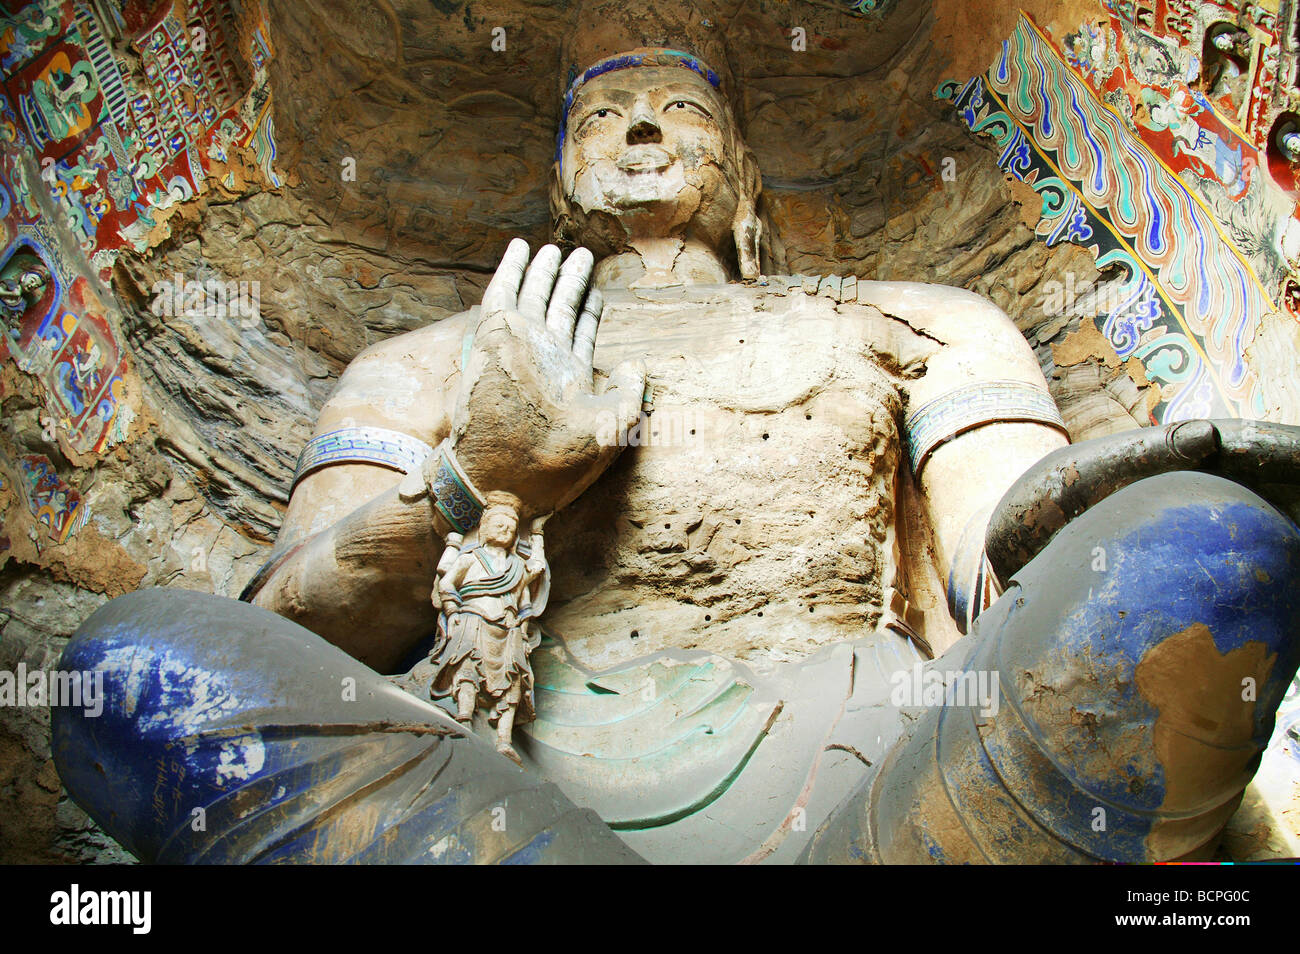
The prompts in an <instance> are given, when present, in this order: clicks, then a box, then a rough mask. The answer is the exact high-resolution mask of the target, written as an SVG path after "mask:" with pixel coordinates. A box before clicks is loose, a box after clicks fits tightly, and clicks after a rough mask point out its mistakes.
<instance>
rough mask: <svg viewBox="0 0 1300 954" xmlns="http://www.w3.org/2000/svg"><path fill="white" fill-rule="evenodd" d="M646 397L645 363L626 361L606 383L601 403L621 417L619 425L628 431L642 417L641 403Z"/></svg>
mask: <svg viewBox="0 0 1300 954" xmlns="http://www.w3.org/2000/svg"><path fill="white" fill-rule="evenodd" d="M644 397H645V363H644V362H642V361H624V362H623V363H622V364H620V365H619V366H618V367H616V368H615V369H614V372H613V373H612V374H611V375H610V376H609V380H608V381H606V382H605V390H604V391H602V392H601V395H600V403H601V404H603V405H604V406H605V407H606V408H607V409H613V410H614V411H615V413H616V414H618V415H619V424H620V426H621V427H622V428H623V429H624V430H626V429H627V428H629V427H631V426H632V425H633V424H634V423H636V421H637V419H638V418H639V417H640V416H641V402H642V399H643V398H644Z"/></svg>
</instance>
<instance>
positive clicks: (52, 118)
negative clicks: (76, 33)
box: [24, 53, 99, 146]
mask: <svg viewBox="0 0 1300 954" xmlns="http://www.w3.org/2000/svg"><path fill="white" fill-rule="evenodd" d="M93 76H94V73H93V71H92V67H91V64H90V63H89V61H86V60H82V61H80V62H77V63H75V64H73V63H71V62H70V61H69V59H68V56H67V54H66V53H58V54H56V55H55V57H54V59H53V60H52V61H51V63H50V65H49V67H47V68H46V70H45V71H44V72H43V73H42V74H41V75H40V77H38V78H37V79H36V80H34V81H33V82H32V88H31V93H30V96H31V99H30V100H28V99H26V98H25V97H24V106H25V107H26V105H27V104H28V103H32V102H33V101H34V105H35V110H34V115H38V116H39V117H40V119H41V121H42V125H41V126H40V127H38V128H34V129H33V130H32V132H33V135H35V136H36V138H37V140H38V142H39V143H40V145H41V146H44V145H46V143H47V142H61V141H62V140H64V139H67V138H69V137H71V136H74V135H76V134H77V133H79V132H82V131H83V130H86V129H89V128H90V126H91V124H92V123H93V122H94V117H93V116H91V115H90V110H89V109H87V108H86V107H87V104H88V103H90V102H92V101H93V100H94V99H95V97H96V96H98V95H99V87H98V86H97V85H96V83H95V82H94V80H93V79H92V77H93ZM29 115H32V114H29Z"/></svg>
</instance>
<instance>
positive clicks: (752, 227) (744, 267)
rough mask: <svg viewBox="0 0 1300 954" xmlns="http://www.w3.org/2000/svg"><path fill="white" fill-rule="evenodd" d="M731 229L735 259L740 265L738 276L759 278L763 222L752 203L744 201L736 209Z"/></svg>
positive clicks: (749, 278)
mask: <svg viewBox="0 0 1300 954" xmlns="http://www.w3.org/2000/svg"><path fill="white" fill-rule="evenodd" d="M731 231H732V234H733V235H734V236H735V238H736V261H737V262H738V263H739V265H740V277H741V278H743V279H745V280H746V281H751V280H754V279H757V278H759V277H760V274H761V272H762V268H761V267H760V264H759V255H758V248H759V243H760V242H761V240H762V237H763V224H762V223H761V222H760V221H759V220H758V216H757V215H755V214H754V207H753V205H750V204H748V203H746V205H745V206H743V207H742V208H741V209H740V210H738V211H737V213H736V219H735V222H734V223H733V224H732V228H731Z"/></svg>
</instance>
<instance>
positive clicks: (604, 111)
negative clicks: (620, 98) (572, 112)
mask: <svg viewBox="0 0 1300 954" xmlns="http://www.w3.org/2000/svg"><path fill="white" fill-rule="evenodd" d="M617 115H618V110H616V109H611V108H610V107H608V106H601V107H600V108H599V109H594V110H592V111H591V112H590V113H588V114H587V118H586V119H584V120H583V121H582V125H581V126H579V127H578V131H579V132H582V131H583V130H585V129H587V128H588V127H590V126H591V124H592V123H595V122H598V121H599V120H602V119H608V118H609V117H610V116H617Z"/></svg>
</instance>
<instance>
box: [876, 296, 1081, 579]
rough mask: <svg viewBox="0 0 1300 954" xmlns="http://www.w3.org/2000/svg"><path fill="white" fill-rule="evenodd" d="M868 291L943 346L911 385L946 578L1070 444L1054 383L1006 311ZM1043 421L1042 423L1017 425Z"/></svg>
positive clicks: (923, 481) (974, 301) (911, 411)
mask: <svg viewBox="0 0 1300 954" xmlns="http://www.w3.org/2000/svg"><path fill="white" fill-rule="evenodd" d="M866 284H868V285H869V286H871V288H872V294H871V300H872V303H873V304H875V305H876V306H877V307H878V308H880V309H881V310H882V311H883V312H885V313H886V314H889V315H891V316H893V317H895V318H897V319H900V320H902V321H905V322H907V324H909V325H910V326H911V327H912V328H913V329H915V330H916V331H918V332H920V333H921V334H923V335H925V336H926V337H927V338H930V339H933V340H934V341H935V342H936V345H935V348H934V350H933V351H932V352H931V353H930V355H929V357H928V358H927V360H926V370H925V374H924V375H922V376H920V377H918V378H916V379H913V380H911V381H909V382H908V387H907V412H906V413H907V418H908V424H909V427H908V431H909V434H908V438H909V446H910V447H911V449H912V450H913V452H914V453H913V458H914V459H913V464H915V463H917V461H916V459H915V458H916V456H917V453H916V452H918V451H919V452H921V453H922V454H923V459H922V460H920V461H919V463H920V486H921V490H922V493H923V495H924V500H925V505H926V509H927V510H928V512H929V516H930V519H931V523H932V525H933V527H934V531H935V537H936V542H937V545H938V550H939V552H938V554H937V556H938V559H939V563H940V565H939V570H940V573H941V578H942V579H945V580H946V579H947V578H948V575H949V573H950V571H951V570H952V566H953V563H954V561H957V560H959V559H960V558H961V556H962V552H961V551H962V550H963V548H965V549H970V548H971V547H975V548H980V547H982V544H983V539H984V524H985V523H986V522H987V519H988V514H989V511H990V510H991V509H992V507H993V505H994V504H996V503H997V501H998V500H999V499H1001V497H1002V495H1003V494H1004V493H1005V492H1006V491H1007V490H1008V488H1010V486H1011V485H1012V483H1014V482H1015V480H1016V478H1017V477H1019V476H1020V475H1021V474H1022V473H1023V472H1024V471H1025V470H1027V469H1028V468H1029V467H1030V466H1031V465H1032V464H1034V463H1035V462H1036V461H1038V460H1039V459H1041V458H1042V457H1043V456H1045V455H1046V454H1048V453H1050V452H1052V451H1054V450H1056V449H1057V448H1060V447H1064V446H1065V445H1066V444H1068V443H1069V441H1068V439H1067V437H1066V435H1065V434H1064V432H1063V430H1062V428H1061V427H1060V426H1059V425H1053V424H1051V423H1047V419H1050V418H1052V417H1056V419H1057V420H1058V421H1059V417H1057V416H1056V415H1055V406H1054V405H1053V404H1052V402H1051V398H1050V396H1049V394H1048V390H1047V382H1046V380H1044V378H1043V374H1042V371H1041V370H1040V369H1039V366H1038V362H1037V360H1036V359H1035V357H1034V353H1033V351H1032V350H1031V349H1030V347H1029V344H1028V342H1026V341H1025V339H1024V336H1023V335H1022V334H1021V333H1020V332H1019V330H1018V329H1017V328H1016V326H1015V325H1014V324H1013V323H1012V322H1011V320H1010V319H1009V318H1008V317H1007V316H1006V314H1004V313H1003V312H1002V310H1001V309H999V308H998V307H997V306H996V305H994V304H993V303H992V302H990V301H988V300H986V299H984V298H982V297H980V296H978V295H975V294H973V293H971V292H967V291H963V290H961V289H956V288H947V287H945V286H940V285H919V284H909V283H883V282H882V283H874V282H873V283H866ZM860 297H861V296H860ZM1034 415H1037V416H1038V417H1040V418H1042V420H1023V419H1021V420H1017V419H1016V418H1023V417H1030V416H1034ZM935 441H938V443H934V442H935ZM968 527H969V528H970V529H971V532H970V533H969V534H967V533H966V531H967V529H968ZM963 537H965V539H964V540H963Z"/></svg>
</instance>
